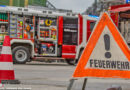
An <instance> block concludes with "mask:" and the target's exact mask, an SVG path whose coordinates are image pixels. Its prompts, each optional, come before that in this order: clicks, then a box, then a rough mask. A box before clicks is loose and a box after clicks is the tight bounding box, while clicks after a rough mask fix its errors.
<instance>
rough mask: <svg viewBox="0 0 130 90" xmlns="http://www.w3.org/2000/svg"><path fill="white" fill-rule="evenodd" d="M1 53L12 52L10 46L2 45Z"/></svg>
mask: <svg viewBox="0 0 130 90" xmlns="http://www.w3.org/2000/svg"><path fill="white" fill-rule="evenodd" d="M1 54H12V52H11V47H10V46H3V47H2V51H1Z"/></svg>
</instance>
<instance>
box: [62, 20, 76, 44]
mask: <svg viewBox="0 0 130 90" xmlns="http://www.w3.org/2000/svg"><path fill="white" fill-rule="evenodd" d="M77 37H78V19H72V18H71V19H70V18H64V20H63V44H65V45H77V43H78V40H77Z"/></svg>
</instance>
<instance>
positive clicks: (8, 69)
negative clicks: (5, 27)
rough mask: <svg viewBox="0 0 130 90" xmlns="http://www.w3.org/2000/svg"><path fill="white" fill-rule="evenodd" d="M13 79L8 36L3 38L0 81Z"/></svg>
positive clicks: (0, 57) (0, 56)
mask: <svg viewBox="0 0 130 90" xmlns="http://www.w3.org/2000/svg"><path fill="white" fill-rule="evenodd" d="M14 79H15V75H14V69H13V59H12V52H11V45H10V38H9V36H5V39H4V43H3V47H2V51H1V55H0V80H2V81H3V80H11V81H12V80H14ZM4 82H5V81H4ZM6 82H8V81H6ZM15 82H16V81H15ZM8 83H11V82H8Z"/></svg>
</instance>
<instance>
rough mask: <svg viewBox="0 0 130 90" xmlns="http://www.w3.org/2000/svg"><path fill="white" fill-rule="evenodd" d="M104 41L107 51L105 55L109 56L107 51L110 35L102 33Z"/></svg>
mask: <svg viewBox="0 0 130 90" xmlns="http://www.w3.org/2000/svg"><path fill="white" fill-rule="evenodd" d="M104 42H105V49H106V51H107V52H106V53H105V57H106V58H111V53H110V52H109V50H110V36H109V35H108V34H105V35H104Z"/></svg>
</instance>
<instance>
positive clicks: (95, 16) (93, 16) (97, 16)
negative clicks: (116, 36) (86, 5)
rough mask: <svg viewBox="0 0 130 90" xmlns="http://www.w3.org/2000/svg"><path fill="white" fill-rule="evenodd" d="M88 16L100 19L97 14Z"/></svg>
mask: <svg viewBox="0 0 130 90" xmlns="http://www.w3.org/2000/svg"><path fill="white" fill-rule="evenodd" d="M88 16H90V17H93V18H96V19H99V17H98V16H95V15H88Z"/></svg>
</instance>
